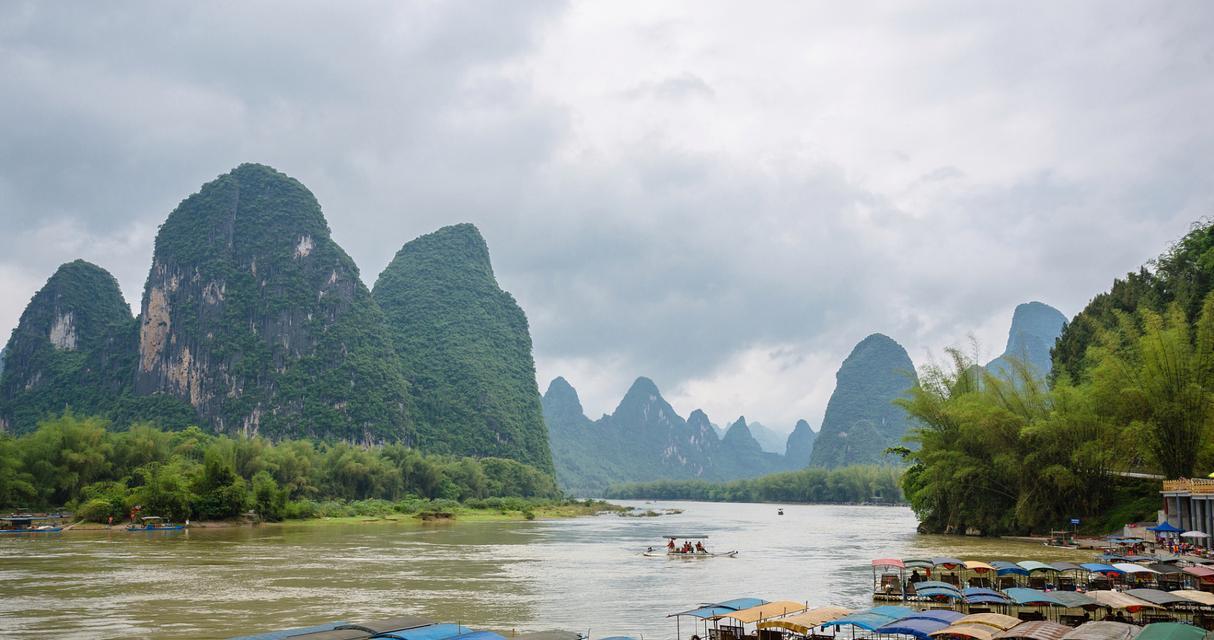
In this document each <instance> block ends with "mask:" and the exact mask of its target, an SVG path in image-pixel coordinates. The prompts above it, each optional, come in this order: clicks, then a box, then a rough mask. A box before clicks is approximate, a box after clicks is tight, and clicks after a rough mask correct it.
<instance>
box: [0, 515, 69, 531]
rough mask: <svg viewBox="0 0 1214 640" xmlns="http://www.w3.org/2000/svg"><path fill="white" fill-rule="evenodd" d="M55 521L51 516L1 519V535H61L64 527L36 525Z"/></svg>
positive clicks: (22, 516)
mask: <svg viewBox="0 0 1214 640" xmlns="http://www.w3.org/2000/svg"><path fill="white" fill-rule="evenodd" d="M49 520H55V518H54V517H51V516H31V515H11V516H5V517H2V518H0V533H59V532H60V531H63V527H60V526H58V525H52V524H36V523H38V522H45V521H49Z"/></svg>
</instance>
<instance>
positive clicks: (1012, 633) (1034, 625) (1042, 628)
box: [995, 620, 1071, 640]
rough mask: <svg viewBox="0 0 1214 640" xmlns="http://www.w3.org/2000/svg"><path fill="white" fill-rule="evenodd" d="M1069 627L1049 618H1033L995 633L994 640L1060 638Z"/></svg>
mask: <svg viewBox="0 0 1214 640" xmlns="http://www.w3.org/2000/svg"><path fill="white" fill-rule="evenodd" d="M1070 631H1071V627H1068V626H1066V625H1065V624H1058V623H1057V622H1050V621H1049V620H1034V621H1032V622H1024V623H1021V624H1018V625H1016V626H1014V627H1012V628H1011V629H1008V630H1007V631H1004V632H1003V633H997V634H995V640H1062V636H1065V635H1066V634H1067V633H1069V632H1070Z"/></svg>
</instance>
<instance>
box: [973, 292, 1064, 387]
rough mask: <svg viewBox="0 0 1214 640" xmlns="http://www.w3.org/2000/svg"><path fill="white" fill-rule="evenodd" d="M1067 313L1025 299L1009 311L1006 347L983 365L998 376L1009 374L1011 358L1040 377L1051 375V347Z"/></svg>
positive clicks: (1060, 332)
mask: <svg viewBox="0 0 1214 640" xmlns="http://www.w3.org/2000/svg"><path fill="white" fill-rule="evenodd" d="M1064 326H1066V316H1064V315H1062V312H1061V311H1059V310H1057V309H1055V308H1054V307H1051V306H1050V305H1048V304H1044V303H1041V302H1026V303H1024V304H1020V305H1017V306H1016V311H1015V312H1013V313H1012V328H1011V329H1010V330H1009V331H1008V334H1007V347H1006V348H1005V349H1004V350H1003V354H1002V355H1000V356H999V357H998V358H995V359H994V360H991V361H990V362H988V363H987V364H986V368H987V370H988V371H990V372H991V373H993V374H995V375H997V376H1003V377H1007V376H1009V375H1010V374H1011V369H1012V363H1011V358H1016V359H1019V360H1020V361H1021V362H1023V363H1024V364H1026V365H1028V366H1029V367H1030V368H1031V369H1032V371H1033V372H1034V373H1035V374H1037V375H1038V376H1041V377H1042V378H1044V377H1046V376H1048V375H1049V374H1050V368H1051V365H1052V363H1051V360H1050V350H1051V349H1053V348H1054V343H1055V342H1056V341H1057V340H1058V336H1059V335H1062V328H1063V327H1064Z"/></svg>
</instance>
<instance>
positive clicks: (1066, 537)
mask: <svg viewBox="0 0 1214 640" xmlns="http://www.w3.org/2000/svg"><path fill="white" fill-rule="evenodd" d="M1042 544H1044V545H1045V546H1047V547H1056V548H1058V549H1078V548H1079V544H1078V543H1076V542H1075V534H1074V533H1072V532H1070V531H1051V532H1050V539H1049V540H1047V541H1045V542H1044V543H1042Z"/></svg>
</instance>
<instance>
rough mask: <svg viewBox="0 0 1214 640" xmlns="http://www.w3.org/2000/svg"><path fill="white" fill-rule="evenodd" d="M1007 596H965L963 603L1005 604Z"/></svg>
mask: <svg viewBox="0 0 1214 640" xmlns="http://www.w3.org/2000/svg"><path fill="white" fill-rule="evenodd" d="M1007 603H1008V600H1007V598H1005V597H1003V596H990V595H977V596H965V604H1007Z"/></svg>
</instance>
